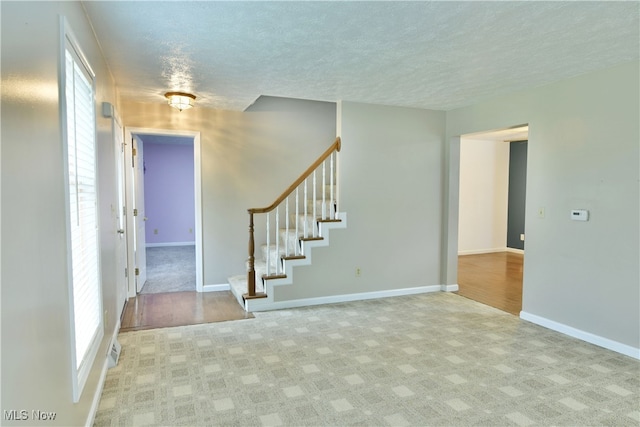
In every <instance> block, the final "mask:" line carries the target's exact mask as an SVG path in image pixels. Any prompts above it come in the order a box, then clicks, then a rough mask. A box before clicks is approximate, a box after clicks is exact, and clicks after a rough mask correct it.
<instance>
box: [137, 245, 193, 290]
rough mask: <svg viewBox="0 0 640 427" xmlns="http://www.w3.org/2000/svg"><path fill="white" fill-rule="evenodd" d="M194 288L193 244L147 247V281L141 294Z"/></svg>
mask: <svg viewBox="0 0 640 427" xmlns="http://www.w3.org/2000/svg"><path fill="white" fill-rule="evenodd" d="M195 290H196V249H195V245H189V246H163V247H151V248H147V282H146V283H145V285H144V286H143V287H142V290H141V291H140V293H141V294H157V293H164V292H182V291H195Z"/></svg>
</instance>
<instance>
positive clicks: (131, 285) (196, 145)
mask: <svg viewBox="0 0 640 427" xmlns="http://www.w3.org/2000/svg"><path fill="white" fill-rule="evenodd" d="M124 132H125V159H131V155H132V153H131V148H132V147H131V143H130V141H131V138H132V137H133V135H138V134H145V135H170V136H182V137H188V138H193V171H194V172H193V174H194V177H193V179H194V199H195V215H196V217H195V230H194V231H195V233H194V237H195V246H196V247H195V251H196V291H197V292H202V291H203V287H204V285H203V265H202V264H203V262H202V163H201V155H200V153H201V145H200V132H198V131H189V130H169V129H153V128H139V127H128V126H127V127H125V129H124ZM126 166H127V167H126V169H127V170H128V169H129V168H130V167H131V163H128V164H127V165H126ZM126 175H127V174H126V173H125V176H126ZM130 184H131V182H130V180H129V181H127V182H126V188H127V196H126V200H127V219H126V226H127V232H128V233H127V234H128V235H131V233H132V232H135V228H134V227H135V221H133V204H132V201H133V194H132V191H133V189H132V188H131V185H130ZM127 249H128V253H129V256H128V257H127V264H128V271H129V274H128V277H127V280H128V283H127V284H128V286H127V288H128V297H129V298H132V297H135V296H136V294H137V293H136V280H135V275H134V274H133V271H134V268H135V265H134V264H135V260H134V259H132V256H131V254H132V253H133V239H127Z"/></svg>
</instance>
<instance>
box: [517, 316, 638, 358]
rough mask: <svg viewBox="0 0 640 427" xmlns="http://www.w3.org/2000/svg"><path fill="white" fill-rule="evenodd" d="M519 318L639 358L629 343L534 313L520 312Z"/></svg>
mask: <svg viewBox="0 0 640 427" xmlns="http://www.w3.org/2000/svg"><path fill="white" fill-rule="evenodd" d="M520 318H521V319H523V320H526V321H528V322H531V323H535V324H536V325H540V326H543V327H545V328H547V329H551V330H553V331H556V332H560V333H561V334H565V335H568V336H570V337H573V338H577V339H579V340H582V341H586V342H588V343H590V344H594V345H597V346H599V347H603V348H606V349H607V350H611V351H615V352H616V353H620V354H624V355H625V356H629V357H633V358H634V359H638V360H640V348H635V347H631V346H630V345H626V344H622V343H619V342H617V341H613V340H610V339H608V338H604V337H601V336H599V335H595V334H592V333H590V332H585V331H583V330H580V329H576V328H573V327H571V326H567V325H565V324H562V323H559V322H555V321H553V320H549V319H547V318H544V317H541V316H536V315H535V314H531V313H527V312H526V311H521V312H520Z"/></svg>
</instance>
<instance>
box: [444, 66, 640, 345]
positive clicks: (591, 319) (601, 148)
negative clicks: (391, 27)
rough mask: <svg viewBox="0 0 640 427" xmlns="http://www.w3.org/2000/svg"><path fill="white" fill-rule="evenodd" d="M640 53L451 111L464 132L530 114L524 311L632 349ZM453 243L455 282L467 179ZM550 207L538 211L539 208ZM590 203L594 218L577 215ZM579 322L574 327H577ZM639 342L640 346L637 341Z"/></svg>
mask: <svg viewBox="0 0 640 427" xmlns="http://www.w3.org/2000/svg"><path fill="white" fill-rule="evenodd" d="M638 75H639V67H638V62H633V63H629V64H626V65H621V66H618V67H615V68H611V69H607V70H603V71H599V72H595V73H590V74H586V75H582V76H579V77H576V78H573V79H569V80H566V81H562V82H558V83H554V84H550V85H547V86H543V87H540V88H536V89H531V90H527V91H523V92H519V93H516V94H512V95H509V96H503V97H498V98H495V99H493V100H491V101H488V102H484V103H481V104H478V105H474V106H471V107H467V108H460V109H456V110H453V111H449V112H447V135H448V141H449V144H450V151H451V153H452V154H453V155H452V156H451V158H450V165H451V168H452V170H455V169H456V167H457V160H456V155H455V153H456V151H457V149H458V147H457V143H456V138H455V136H456V135H463V134H466V133H472V132H479V131H484V130H490V129H500V128H506V127H509V126H513V125H519V124H523V123H528V124H529V142H530V143H529V147H528V148H529V150H528V159H527V160H528V168H527V202H526V218H527V219H526V225H525V233H526V236H527V257H526V260H525V265H524V289H523V311H524V312H525V313H528V314H530V315H533V316H537V318H538V319H542V320H544V321H548V322H551V323H550V324H551V325H555V327H558V328H562V327H565V330H566V331H573V332H574V333H575V334H576V335H580V334H582V335H580V336H582V337H586V338H593V340H594V341H597V342H599V343H601V344H607V345H610V346H611V347H614V346H616V345H618V344H619V349H621V350H622V351H627V352H628V353H633V351H635V352H636V353H635V354H639V353H638V349H639V348H640V310H639V309H638V303H639V301H640V286H638V283H640V277H639V275H640V273H639V270H640V269H639V259H640V253H639V252H640V241H639V240H640V230H639V225H640V224H639V221H638V218H639V217H640V212H639V204H640V203H639V193H640V192H639V188H638V185H639V181H640V180H639V175H640V170H639V169H640V168H639V163H638V158H639V154H640V153H639V151H640V150H639V148H640V144H638V141H639V140H640V131H639V124H638V117H639V116H640V107H639V98H638V94H639V89H640V88H639V81H638ZM449 179H450V181H449V183H448V188H447V192H448V199H447V203H446V205H445V207H446V220H447V224H446V225H445V227H446V228H447V229H448V230H449V238H448V240H447V242H446V246H445V247H444V248H443V250H444V252H445V253H446V256H447V259H446V262H445V263H444V266H445V269H444V271H443V273H444V274H445V280H447V283H455V280H456V274H455V268H456V267H455V264H454V262H453V259H454V258H455V257H456V256H457V250H456V246H457V236H456V234H457V233H456V232H455V231H453V232H451V229H452V224H456V225H457V220H458V205H457V201H458V182H457V180H456V179H455V174H449ZM541 207H544V208H545V217H544V218H539V217H538V208H541ZM577 208H580V209H588V210H589V211H590V213H591V217H590V220H589V221H588V222H575V221H571V220H570V218H569V213H570V211H571V209H577ZM567 328H569V329H567ZM634 349H635V350H634Z"/></svg>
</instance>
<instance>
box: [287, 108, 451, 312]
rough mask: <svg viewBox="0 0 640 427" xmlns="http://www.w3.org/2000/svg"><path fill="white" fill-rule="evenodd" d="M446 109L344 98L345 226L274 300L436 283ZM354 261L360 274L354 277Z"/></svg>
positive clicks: (342, 189)
mask: <svg viewBox="0 0 640 427" xmlns="http://www.w3.org/2000/svg"><path fill="white" fill-rule="evenodd" d="M444 117H445V114H444V112H441V111H430V110H420V109H412V108H399V107H388V106H376V105H366V104H358V103H353V102H342V103H341V106H340V107H339V112H338V123H339V125H338V133H339V134H340V136H341V138H342V151H341V152H340V156H339V161H338V163H339V172H338V173H339V176H340V210H341V211H344V212H346V213H347V215H348V227H347V228H346V229H339V230H333V231H331V236H330V239H331V240H330V242H331V246H330V247H323V248H316V249H314V250H313V254H312V256H313V264H312V265H311V266H306V267H299V268H296V269H295V271H294V273H293V274H294V277H293V280H294V283H295V284H296V286H279V287H275V291H274V295H275V297H274V299H275V300H276V301H283V300H292V299H303V298H313V297H323V296H329V295H342V294H353V293H363V292H373V291H388V290H394V289H403V288H414V287H419V286H430V285H439V284H440V227H441V208H440V206H441V203H442V152H443V145H444V139H443V137H444V129H445V128H444V126H445V122H444ZM356 267H360V268H361V271H362V273H361V276H360V277H356V276H355V269H356Z"/></svg>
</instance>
